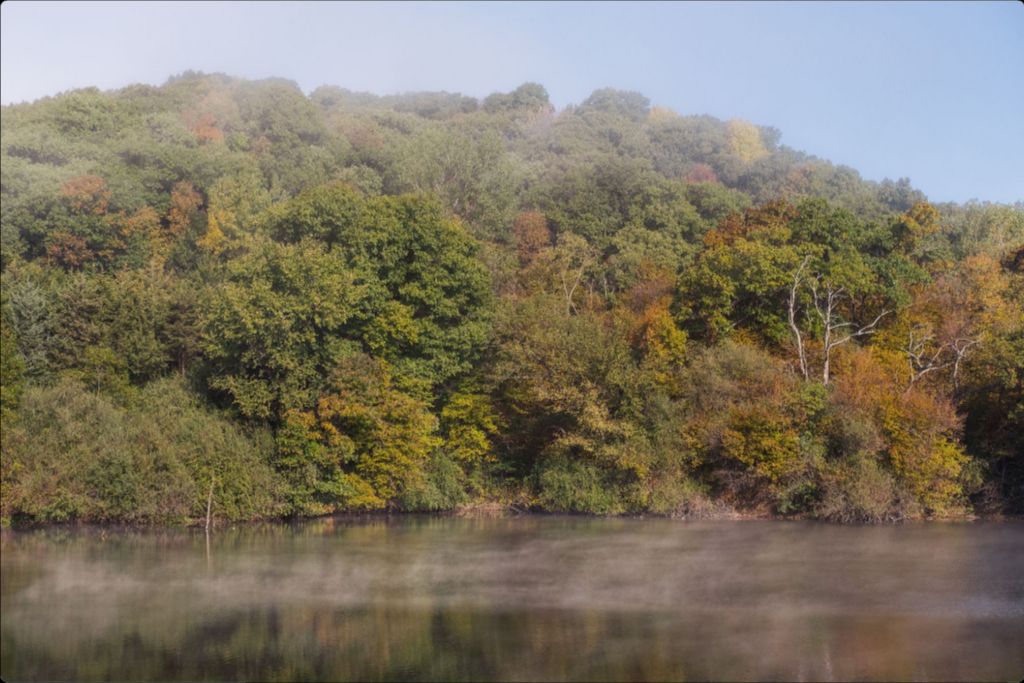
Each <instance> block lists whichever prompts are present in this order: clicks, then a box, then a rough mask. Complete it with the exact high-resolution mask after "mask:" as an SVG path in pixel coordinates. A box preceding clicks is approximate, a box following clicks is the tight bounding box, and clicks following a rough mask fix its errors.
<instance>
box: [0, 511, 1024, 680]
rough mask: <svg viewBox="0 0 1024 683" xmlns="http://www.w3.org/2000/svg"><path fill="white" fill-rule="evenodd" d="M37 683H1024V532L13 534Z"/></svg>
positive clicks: (456, 525)
mask: <svg viewBox="0 0 1024 683" xmlns="http://www.w3.org/2000/svg"><path fill="white" fill-rule="evenodd" d="M0 537H2V546H0V550H2V554H0V557H2V559H0V578H2V587H0V597H2V602H0V605H2V607H0V616H2V619H0V675H2V676H3V677H4V679H5V680H6V681H18V680H39V679H45V680H54V679H58V680H108V679H119V680H126V679H127V680H140V681H145V680H167V679H188V680H199V679H203V680H206V679H213V680H239V679H247V680H252V679H259V680H295V679H298V680H492V679H495V680H666V679H671V680H692V679H719V680H749V679H757V680H764V679H787V680H790V679H795V680H833V679H835V680H848V679H875V680H894V679H896V680H909V679H915V680H954V679H961V680H1013V681H1017V680H1020V679H1021V677H1022V676H1024V570H1022V569H1021V568H1022V567H1024V522H1020V521H1007V522H973V523H927V524H907V525H902V526H836V525H828V524H818V523H811V522H784V521H712V522H681V521H673V520H662V519H594V518H582V517H560V516H524V517H515V518H504V519H459V518H442V517H392V518H384V517H375V518H334V519H321V520H314V521H309V522H304V523H295V524H284V523H280V524H261V525H253V526H242V527H237V528H230V529H218V530H216V531H214V532H212V533H211V534H210V536H209V537H207V536H206V535H205V534H204V533H203V531H202V530H192V529H176V530H143V531H140V530H118V529H110V528H99V527H86V528H58V527H49V528H43V529H36V530H29V531H16V530H4V531H3V532H2V535H0Z"/></svg>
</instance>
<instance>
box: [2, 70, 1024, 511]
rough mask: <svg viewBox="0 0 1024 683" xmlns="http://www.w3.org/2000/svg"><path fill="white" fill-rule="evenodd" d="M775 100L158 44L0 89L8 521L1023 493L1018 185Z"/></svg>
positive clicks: (765, 507)
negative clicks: (789, 136)
mask: <svg viewBox="0 0 1024 683" xmlns="http://www.w3.org/2000/svg"><path fill="white" fill-rule="evenodd" d="M781 140H782V136H781V134H780V133H779V131H776V130H774V129H772V128H766V127H759V126H757V125H754V124H752V123H749V122H746V121H741V120H731V121H721V120H718V119H716V118H713V117H709V116H703V115H690V114H684V113H678V112H675V111H672V110H669V109H666V108H663V107H657V106H653V107H652V106H651V103H650V102H649V101H648V100H647V98H645V97H644V96H643V95H641V94H639V93H635V92H623V91H617V90H610V89H606V90H598V91H596V92H594V93H593V94H592V95H591V96H590V97H588V98H587V99H586V100H584V101H583V102H581V103H580V104H578V105H576V106H573V107H569V108H568V109H566V110H564V111H555V109H554V108H553V107H552V105H551V104H550V102H549V100H548V95H547V92H546V91H545V89H544V88H543V87H542V86H540V85H537V84H525V85H523V86H521V87H519V88H517V89H516V90H514V91H512V92H510V93H495V94H493V95H490V96H488V97H486V98H484V99H483V100H477V99H475V98H471V97H465V96H462V95H459V94H452V93H413V94H407V95H398V96H384V97H381V96H376V95H371V94H367V93H356V92H351V91H348V90H344V89H341V88H337V87H329V86H325V87H321V88H318V89H317V90H315V91H314V92H312V93H311V94H310V95H309V96H306V95H305V94H304V93H303V92H302V91H301V90H300V89H299V88H298V87H297V86H296V85H295V84H294V83H291V82H289V81H285V80H266V81H245V80H240V79H235V78H230V77H227V76H222V75H204V74H197V73H186V74H183V75H181V76H178V77H175V78H172V79H170V80H169V81H168V82H167V83H166V84H165V85H163V86H161V87H149V86H131V87H128V88H124V89H122V90H118V91H113V92H100V91H98V90H95V89H86V90H78V91H73V92H69V93H64V94H61V95H58V96H55V97H51V98H46V99H43V100H39V101H36V102H33V103H29V104H18V105H12V106H7V107H3V109H2V140H0V154H2V158H0V164H2V166H0V199H2V211H0V265H2V268H3V275H2V330H0V332H2V342H3V343H2V358H0V389H2V394H0V397H2V406H0V414H2V418H0V419H2V421H3V429H2V462H0V475H2V485H3V495H2V500H0V508H2V509H0V514H2V517H3V519H4V520H5V521H12V520H13V521H23V520H24V521H69V520H84V521H127V522H137V523H181V522H188V521H194V520H197V519H200V518H202V517H203V516H204V515H205V513H206V508H207V502H208V499H211V498H212V500H213V501H214V512H215V516H216V518H217V519H219V520H243V519H254V518H260V517H272V516H302V515H318V514H328V513H332V512H337V511H347V510H379V509H388V510H452V509H456V508H459V507H461V506H467V505H477V504H487V505H490V504H495V503H496V504H500V505H513V506H517V507H521V508H527V509H536V510H550V511H569V512H587V513H598V514H627V513H655V514H666V515H683V516H686V515H691V516H699V515H703V514H710V513H713V512H715V511H721V510H738V511H741V512H750V513H756V514H775V515H799V516H809V517H816V518H822V519H829V520H837V521H885V520H899V519H908V518H923V517H947V516H963V515H969V514H972V513H984V514H989V513H1019V512H1021V511H1022V510H1024V443H1022V440H1021V438H1020V436H1019V435H1020V434H1024V205H1022V204H1017V205H1013V206H1008V205H999V204H990V203H979V202H972V203H969V204H965V205H956V204H941V205H933V204H931V203H929V202H928V200H927V198H926V197H925V196H924V195H923V194H922V193H921V192H919V191H917V190H915V189H914V188H913V187H912V185H911V184H910V182H909V181H907V180H899V181H888V180H887V181H884V182H881V183H875V182H869V181H865V180H863V179H862V178H861V177H860V176H859V175H858V173H857V172H856V171H855V170H853V169H850V168H848V167H843V166H836V165H833V164H831V163H829V162H827V161H823V160H820V159H817V158H815V157H813V156H809V155H808V154H806V153H803V152H800V151H796V150H793V149H790V148H788V147H786V146H785V145H782V144H781Z"/></svg>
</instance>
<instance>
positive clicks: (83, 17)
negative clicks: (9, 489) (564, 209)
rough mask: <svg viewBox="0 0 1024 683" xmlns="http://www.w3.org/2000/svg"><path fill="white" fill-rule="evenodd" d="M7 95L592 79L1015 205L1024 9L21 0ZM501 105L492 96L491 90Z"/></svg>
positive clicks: (12, 14) (476, 92) (560, 90)
mask: <svg viewBox="0 0 1024 683" xmlns="http://www.w3.org/2000/svg"><path fill="white" fill-rule="evenodd" d="M2 7H3V9H2V41H0V45H2V79H0V81H2V84H3V86H2V92H0V100H2V102H3V103H4V104H10V103H14V102H20V101H26V100H33V99H36V98H39V97H43V96H46V95H52V94H56V93H57V92H60V91H64V90H67V89H71V88H78V87H85V86H93V85H95V86H98V87H100V88H104V89H106V88H115V87H120V86H123V85H126V84H128V83H134V82H143V83H152V84H159V83H162V82H164V81H165V80H166V79H167V77H168V76H169V75H172V74H177V73H181V72H183V71H185V70H187V69H197V70H202V71H205V72H226V73H231V74H234V75H238V76H243V77H248V78H263V77H270V76H278V77H283V78H288V79H293V80H294V81H296V82H297V83H298V84H299V85H300V86H301V87H302V88H303V90H304V91H306V92H307V93H308V92H311V91H312V90H313V89H315V88H316V87H317V86H320V85H323V84H331V85H338V86H341V87H343V88H348V89H351V90H355V91H371V92H375V93H381V94H391V93H400V92H406V91H416V90H432V91H439V90H445V91H451V92H461V93H463V94H465V95H469V96H472V97H477V98H484V97H486V96H487V95H489V94H491V93H492V92H494V91H502V92H507V91H510V90H512V89H513V88H515V87H516V86H518V85H519V84H521V83H524V82H536V83H540V84H542V85H543V86H544V87H545V88H546V89H547V91H548V92H549V93H550V99H551V102H552V104H554V105H555V106H556V107H559V108H561V107H564V106H567V105H569V104H579V103H581V102H582V101H583V100H584V99H585V98H586V97H587V96H588V95H589V94H590V93H591V92H592V91H594V90H596V89H599V88H602V87H607V86H611V87H616V88H622V89H625V90H634V91H639V92H641V93H643V94H644V95H645V96H647V97H649V98H650V99H651V101H652V104H654V105H662V106H667V107H671V108H673V109H675V110H677V111H680V112H683V113H687V114H691V113H692V114H702V113H708V114H712V115H715V116H718V117H721V118H726V119H728V118H736V117H738V118H743V119H747V120H750V121H753V122H755V123H757V124H761V125H770V126H774V127H776V128H779V129H781V130H782V131H784V132H785V136H786V137H785V138H784V139H783V143H784V144H787V145H789V146H792V147H795V148H797V149H802V150H806V151H808V152H811V153H812V154H815V155H817V156H820V157H824V158H828V159H831V160H833V161H835V162H838V163H844V164H849V165H851V166H854V167H856V168H857V169H859V170H860V171H861V172H862V173H863V174H864V176H865V177H867V178H870V179H881V178H883V177H891V178H896V177H901V176H909V177H910V178H911V179H912V180H913V181H914V184H915V185H916V186H918V187H920V188H922V189H923V190H924V191H925V192H926V193H927V194H928V195H929V197H930V198H932V199H933V200H935V201H948V200H955V201H964V200H967V199H970V198H972V197H973V198H979V199H983V200H992V201H1003V202H1015V201H1021V200H1024V166H1022V165H1021V164H1020V159H1021V158H1024V134H1022V133H1021V131H1020V128H1019V122H1018V117H1019V114H1020V112H1021V111H1024V77H1022V76H1021V71H1020V64H1021V63H1024V5H1021V4H1020V3H1014V2H1003V3H994V2H993V3H895V4H893V3H820V4H811V3H750V4H748V3H721V4H715V3H699V4H698V3H681V4H668V3H650V4H640V3H629V4H628V5H627V4H618V3H592V4H590V3H564V4H563V3H554V4H553V3H536V4H534V3H522V4H494V3H480V4H473V3H416V4H397V3H381V4H364V3H338V4H333V3H271V2H267V3H241V2H239V3H174V2H169V3H149V2H147V3H122V2H117V3H21V2H7V3H4V4H3V6H2ZM495 104H497V103H495Z"/></svg>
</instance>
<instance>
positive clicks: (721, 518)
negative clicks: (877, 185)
mask: <svg viewBox="0 0 1024 683" xmlns="http://www.w3.org/2000/svg"><path fill="white" fill-rule="evenodd" d="M417 517H419V518H436V519H444V518H452V519H464V520H485V519H495V520H496V519H514V518H524V517H564V518H577V519H593V520H598V519H606V520H613V519H629V520H636V521H645V520H660V521H675V522H683V523H688V522H816V523H819V524H827V525H831V526H900V525H904V524H911V525H912V524H922V523H936V522H938V523H956V524H962V523H967V522H1019V521H1022V520H1024V515H1019V514H1006V513H997V514H977V513H971V514H965V515H947V516H944V517H922V518H905V519H898V520H886V521H875V522H872V521H849V522H846V521H836V520H828V519H822V518H817V517H813V516H808V515H778V514H771V513H765V512H747V511H737V510H721V511H717V512H711V513H702V514H697V515H682V514H655V513H636V514H617V515H599V514H592V513H584V512H564V511H548V510H524V509H521V508H516V507H514V506H504V505H466V506H462V507H460V508H456V509H453V510H443V511H432V512H431V511H406V510H386V511H381V510H372V511H355V510H353V511H342V512H334V513H331V514H327V515H317V516H308V517H266V518H257V519H248V520H234V521H230V522H226V523H225V522H223V521H222V522H220V523H217V522H216V519H215V520H214V523H213V524H212V525H211V529H210V530H211V531H223V530H225V529H232V528H244V527H251V526H256V525H261V524H271V525H291V524H304V523H308V522H318V521H320V522H322V521H336V520H341V521H355V520H380V519H391V518H395V519H402V518H406V519H409V518H417ZM204 526H205V520H203V519H197V520H191V521H188V522H182V523H132V522H124V521H116V520H107V521H85V520H72V521H61V522H57V521H16V520H10V519H3V521H2V524H0V531H33V530H40V529H85V528H94V529H104V530H123V531H143V530H146V531H151V530H169V529H175V530H186V529H191V530H197V531H198V530H203V528H204Z"/></svg>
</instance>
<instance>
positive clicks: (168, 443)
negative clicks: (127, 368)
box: [2, 379, 280, 523]
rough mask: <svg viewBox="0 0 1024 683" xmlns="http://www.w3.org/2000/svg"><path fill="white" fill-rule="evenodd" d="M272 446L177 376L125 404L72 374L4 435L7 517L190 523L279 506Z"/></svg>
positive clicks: (38, 393)
mask: <svg viewBox="0 0 1024 683" xmlns="http://www.w3.org/2000/svg"><path fill="white" fill-rule="evenodd" d="M269 446H270V443H269V441H268V439H266V438H261V436H260V435H249V434H246V433H244V432H243V431H242V430H241V429H240V428H239V427H237V426H236V425H234V424H232V423H231V422H229V421H228V420H226V419H225V418H223V417H220V416H218V415H216V414H214V413H211V412H209V411H207V410H206V409H204V408H203V407H202V406H201V405H199V404H198V402H197V401H196V399H195V398H194V397H193V396H192V395H191V394H189V393H188V391H187V390H186V389H185V388H184V387H183V386H182V384H181V383H180V382H179V381H177V380H170V379H167V380H160V381H158V382H155V383H152V384H150V385H148V386H147V387H145V388H144V389H143V390H142V391H141V392H140V394H139V395H138V399H137V400H136V401H135V402H134V403H133V404H131V405H130V406H128V407H127V408H125V407H120V406H117V405H115V404H114V403H112V402H111V401H110V400H109V399H107V398H104V397H101V396H98V395H96V394H93V393H90V392H89V391H88V390H87V389H86V388H85V387H84V386H83V385H82V384H80V383H78V382H76V381H73V380H68V379H65V380H63V381H61V382H60V383H59V384H57V385H56V386H53V387H32V388H30V389H28V390H27V391H26V392H25V394H24V397H23V401H22V406H21V410H20V412H19V419H18V422H17V423H16V424H15V425H14V426H12V427H9V428H7V429H5V430H4V433H3V449H2V450H3V462H2V469H3V483H4V495H3V501H2V514H3V516H4V517H9V518H25V519H29V520H34V521H88V522H102V521H120V522H129V523H167V522H178V523H180V522H188V521H192V520H198V519H201V518H202V517H203V516H204V515H205V513H206V503H207V497H208V495H209V493H210V484H211V479H212V483H213V510H214V513H215V515H216V517H217V518H219V519H225V518H227V519H230V520H239V519H250V518H255V517H265V516H271V515H274V514H276V513H278V512H279V510H280V508H279V507H278V504H277V500H278V490H279V485H278V483H277V476H276V475H275V474H274V472H273V471H272V470H271V468H270V467H269V465H268V464H267V458H266V455H267V453H268V449H269Z"/></svg>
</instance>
